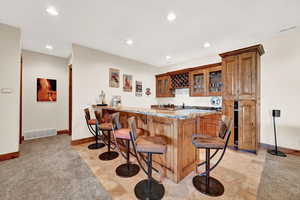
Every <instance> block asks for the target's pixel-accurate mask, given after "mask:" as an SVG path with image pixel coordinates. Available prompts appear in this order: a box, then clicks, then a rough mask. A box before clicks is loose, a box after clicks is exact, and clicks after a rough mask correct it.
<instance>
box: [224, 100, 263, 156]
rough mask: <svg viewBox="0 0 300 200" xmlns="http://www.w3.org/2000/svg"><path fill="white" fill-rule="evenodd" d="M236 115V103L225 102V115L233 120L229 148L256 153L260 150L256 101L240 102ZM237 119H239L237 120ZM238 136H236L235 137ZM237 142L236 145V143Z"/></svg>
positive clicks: (231, 101)
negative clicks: (233, 147)
mask: <svg viewBox="0 0 300 200" xmlns="http://www.w3.org/2000/svg"><path fill="white" fill-rule="evenodd" d="M237 111H238V113H237V115H234V101H233V100H223V114H224V115H226V116H227V117H229V118H231V119H232V120H233V127H232V130H231V136H230V139H229V146H235V147H237V148H238V149H242V150H248V151H253V152H256V151H257V148H258V139H259V138H258V135H257V134H258V131H257V130H258V128H257V126H258V125H257V116H256V114H257V105H256V101H255V100H240V101H238V108H237ZM235 117H236V118H237V119H235ZM235 135H236V136H235ZM235 140H236V143H234V141H235Z"/></svg>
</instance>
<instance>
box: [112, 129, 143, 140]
mask: <svg viewBox="0 0 300 200" xmlns="http://www.w3.org/2000/svg"><path fill="white" fill-rule="evenodd" d="M136 131H137V134H140V133H141V132H142V130H141V129H137V130H136ZM115 137H116V138H117V139H122V140H130V129H129V128H120V129H118V130H115Z"/></svg>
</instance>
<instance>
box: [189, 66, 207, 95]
mask: <svg viewBox="0 0 300 200" xmlns="http://www.w3.org/2000/svg"><path fill="white" fill-rule="evenodd" d="M206 73H207V72H206V70H203V69H200V70H196V71H192V72H190V96H205V95H206V93H207V91H206V90H207V87H206V82H207V76H206Z"/></svg>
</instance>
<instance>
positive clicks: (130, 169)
mask: <svg viewBox="0 0 300 200" xmlns="http://www.w3.org/2000/svg"><path fill="white" fill-rule="evenodd" d="M112 122H113V125H114V129H113V135H114V137H115V141H116V146H117V148H118V150H119V152H120V154H121V155H122V156H123V158H125V159H126V163H124V164H121V165H119V166H118V167H117V169H116V174H117V175H118V176H121V177H132V176H135V175H136V174H138V173H139V171H140V167H139V166H138V165H137V164H134V163H131V162H130V153H131V152H130V129H129V128H121V124H120V113H119V112H117V113H114V114H112ZM141 132H142V130H141V129H137V134H140V133H141ZM117 139H119V140H122V141H125V142H126V155H124V154H123V153H122V151H121V150H120V147H119V144H118V142H117Z"/></svg>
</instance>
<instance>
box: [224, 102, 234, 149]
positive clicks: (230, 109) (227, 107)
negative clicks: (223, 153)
mask: <svg viewBox="0 0 300 200" xmlns="http://www.w3.org/2000/svg"><path fill="white" fill-rule="evenodd" d="M223 115H225V116H227V117H228V118H229V119H232V120H233V119H234V101H233V100H223ZM233 123H234V122H233ZM228 145H229V146H234V124H233V126H232V128H231V135H230V138H229V142H228Z"/></svg>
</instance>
